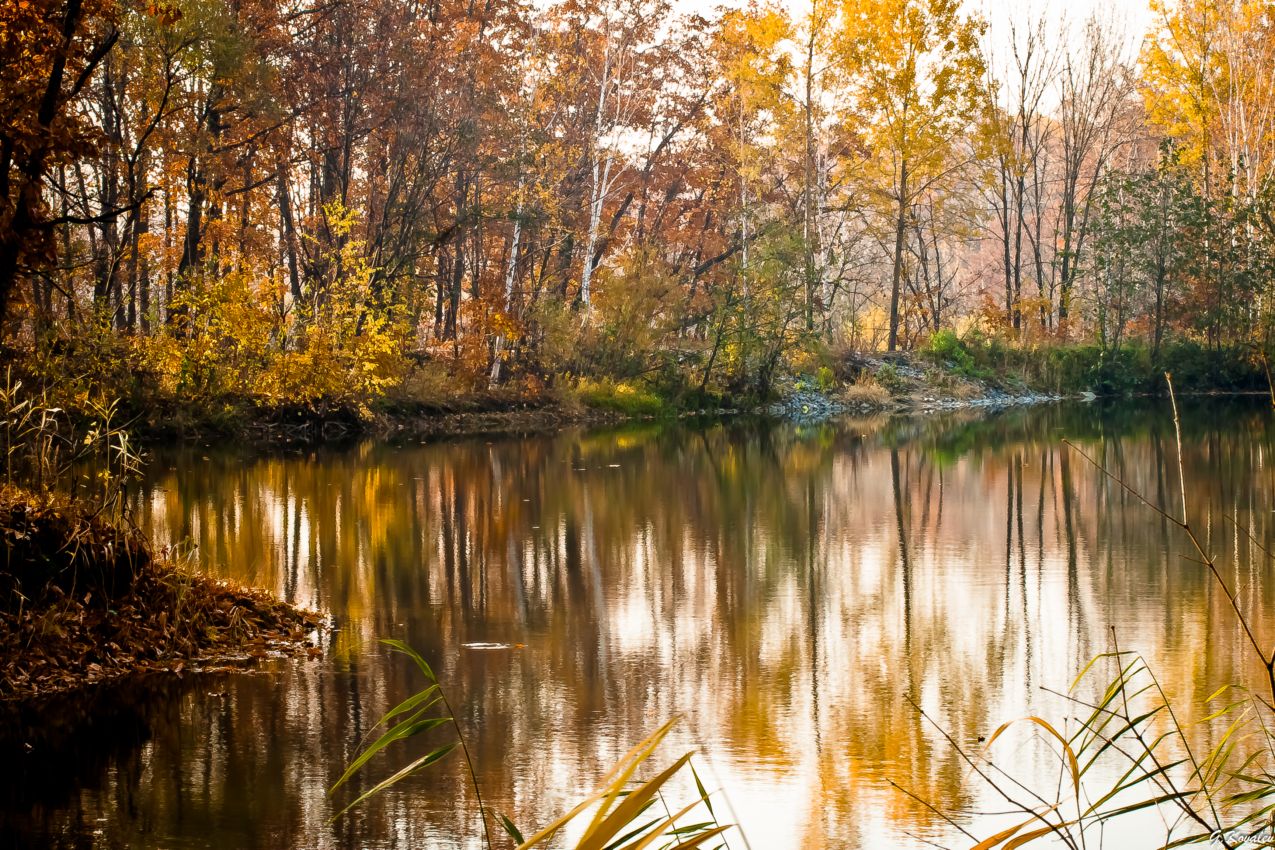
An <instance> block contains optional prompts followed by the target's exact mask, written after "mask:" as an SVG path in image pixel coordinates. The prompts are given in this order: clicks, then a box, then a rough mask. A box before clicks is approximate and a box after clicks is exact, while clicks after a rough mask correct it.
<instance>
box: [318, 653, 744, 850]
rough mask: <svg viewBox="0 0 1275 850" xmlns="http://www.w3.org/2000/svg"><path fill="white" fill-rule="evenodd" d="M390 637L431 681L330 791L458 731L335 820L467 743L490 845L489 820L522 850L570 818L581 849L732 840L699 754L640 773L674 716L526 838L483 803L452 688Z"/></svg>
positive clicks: (548, 837) (629, 849) (550, 836)
mask: <svg viewBox="0 0 1275 850" xmlns="http://www.w3.org/2000/svg"><path fill="white" fill-rule="evenodd" d="M382 643H384V644H385V645H387V646H388V647H390V649H391V650H393V651H395V652H399V653H402V654H404V655H406V656H407V657H408V658H410V659H411V660H412V662H413V663H414V664H415V665H416V667H417V668H418V669H419V670H420V671H421V672H422V673H423V674H424V675H425V681H426V685H425V687H424V688H423V689H422V690H420V691H418V692H416V693H415V694H412V695H411V696H409V697H408V698H407V699H405V700H403V701H402V702H400V703H399V704H398V705H396V706H394V707H393V708H391V709H390V710H389V711H387V712H386V713H385V714H384V715H383V716H382V717H381V719H380V720H379V721H377V723H376V725H375V726H374V727H373V728H374V729H375V730H379V729H381V728H382V727H384V728H385V731H384V732H383V733H381V735H380V736H379V737H378V738H377V739H376V740H375V741H373V742H372V743H370V744H368V745H367V746H366V747H364V748H363V750H362V751H361V752H360V753H359V754H358V755H357V756H355V758H354V760H353V761H351V762H350V764H349V766H348V767H346V769H345V772H344V773H343V774H342V775H341V778H340V779H338V780H337V781H336V783H335V784H333V786H332V788H331V790H330V793H335V792H336V791H337V790H338V789H339V788H340V787H341V786H342V785H344V784H346V783H347V782H348V781H350V780H351V779H352V778H353V777H354V776H355V775H356V774H358V773H359V772H360V771H362V770H363V769H364V768H365V767H366V766H367V765H368V764H369V763H370V762H371V761H372V760H373V758H374V757H375V756H376V755H377V754H378V753H380V752H382V751H383V750H385V749H386V748H387V747H389V746H391V745H393V744H395V743H399V742H405V741H408V740H410V739H412V738H415V737H417V736H418V735H423V734H425V733H428V732H430V731H432V730H434V729H438V728H440V727H442V728H450V730H451V732H452V733H453V736H449V737H448V738H447V739H446V740H445V741H443V742H442V743H441V744H438V745H435V746H430V747H427V748H426V751H425V752H424V753H423V754H421V755H419V756H417V757H416V758H414V759H413V760H412V761H410V762H409V763H408V764H407V765H406V766H405V767H403V768H401V769H400V770H398V771H396V772H394V773H393V774H391V775H389V776H388V777H385V778H384V779H381V780H380V781H378V782H376V783H375V784H374V785H373V786H372V787H371V788H369V789H368V790H366V791H364V792H362V793H361V794H359V795H358V796H356V797H355V798H354V799H353V800H352V801H351V802H350V803H348V804H347V805H346V806H345V807H344V808H342V809H341V810H340V811H339V812H338V813H337V814H336V815H335V816H334V817H333V820H336V819H337V818H340V817H341V816H342V815H344V814H345V813H346V812H348V811H350V809H352V808H354V807H355V806H358V805H359V804H361V803H363V802H365V801H366V800H368V799H370V798H371V797H374V796H376V795H378V794H381V793H383V792H385V791H386V790H388V789H389V788H391V787H393V786H395V785H397V784H398V783H400V782H402V781H403V780H405V779H407V778H408V777H409V776H412V775H414V774H416V773H419V772H420V771H422V770H424V769H425V768H427V767H429V766H430V765H432V764H434V763H436V762H438V761H440V760H442V759H443V758H445V757H446V756H448V755H449V754H451V753H452V752H453V751H455V750H456V749H457V748H459V749H460V751H461V753H462V754H463V755H464V758H465V769H466V772H467V774H468V776H469V780H470V782H471V783H472V784H473V787H474V794H475V796H476V798H477V801H478V810H479V811H478V815H479V817H480V818H481V820H482V831H483V839H484V841H485V842H486V846H487V848H488V850H492V848H493V847H494V846H495V845H494V843H493V841H492V833H491V829H490V827H489V820H490V821H495V822H496V823H498V824H499V825H500V827H501V828H502V829H503V830H504V833H505V834H506V836H508V838H509V839H510V840H512V842H513V844H514V845H515V846H516V847H517V848H518V850H529V849H530V848H533V847H547V846H549V845H550V843H551V842H552V841H553V840H554V838H556V837H557V836H558V835H559V834H560V833H561V832H562V831H563V830H564V829H565V828H566V827H567V826H568V825H569V824H573V823H576V822H584V821H585V819H586V818H587V823H586V825H585V826H584V829H583V831H582V832H581V834H580V837H579V838H578V839H577V840H576V843H575V844H574V847H575V848H576V850H647V848H670V847H677V848H685V850H691V848H695V847H699V846H701V845H703V844H705V843H706V842H708V841H711V840H713V839H715V838H718V837H719V836H720V837H722V840H723V844H722V845H718V846H723V845H724V841H725V839H724V833H725V832H726V831H727V830H728V829H730V828H731V827H730V825H722V824H719V823H718V821H717V817H716V815H715V813H714V811H713V803H712V800H711V798H710V795H709V793H708V791H707V790H706V789H705V788H704V784H703V783H702V782H701V781H700V778H699V775H698V774H697V773H696V771H695V767H694V765H693V764H692V763H691V755H692V754H691V753H689V752H688V753H684V754H683V755H682V756H680V757H679V758H677V759H676V760H674V761H673V762H672V763H671V764H668V765H666V766H664V767H663V768H661V769H659V770H657V771H656V772H655V773H654V775H652V776H650V777H649V778H646V779H639V778H638V775H639V773H641V771H642V769H643V768H644V767H646V766H647V765H648V763H649V762H650V761H651V759H652V756H653V755H654V754H655V751H656V750H657V749H658V748H659V746H660V744H661V743H662V742H663V741H664V739H665V737H666V736H667V735H668V733H669V731H670V730H671V729H672V728H673V725H674V723H675V721H674V720H670V721H668V722H667V723H665V724H664V725H663V726H661V727H660V728H659V729H657V730H655V732H653V733H652V734H650V735H649V736H647V737H646V738H644V739H643V740H641V741H639V742H638V743H637V744H636V745H635V746H634V747H633V748H632V749H631V750H629V751H628V752H627V753H626V754H625V755H624V757H623V758H621V759H620V760H619V761H618V762H616V764H615V766H614V767H612V768H611V770H610V771H609V772H608V773H607V774H606V776H604V777H603V778H602V779H601V781H600V782H599V784H598V787H597V789H596V790H595V791H594V792H593V793H591V794H589V795H588V796H586V797H585V798H584V799H582V800H581V801H580V802H579V803H577V804H576V805H575V806H573V807H572V808H571V809H570V810H569V811H567V812H566V813H564V814H562V815H560V816H559V817H557V818H554V819H553V820H552V821H550V822H549V823H548V824H547V825H545V826H543V827H541V828H539V829H538V830H537V831H535V832H534V833H532V834H531V836H530V837H524V834H523V831H522V830H520V829H519V828H518V827H517V826H516V825H515V824H514V822H513V820H512V819H511V818H510V817H509V816H508V815H506V814H504V813H500V812H495V811H491V810H489V809H488V808H487V807H486V806H485V805H484V804H483V797H482V790H481V787H480V783H479V781H478V774H477V771H476V770H475V767H474V762H473V760H472V758H471V757H470V753H469V748H468V747H467V746H466V745H465V737H464V733H463V730H462V729H461V727H460V724H458V723H457V722H456V718H455V715H454V713H453V712H452V710H451V705H450V703H449V702H448V700H447V696H446V693H445V692H444V690H443V687H442V685H441V684H440V683H439V681H438V677H437V676H436V675H435V674H434V671H433V669H432V668H431V667H430V665H429V664H428V663H427V662H426V661H425V659H424V658H422V657H421V655H420V654H419V653H418V652H416V651H415V650H414V649H412V648H411V647H410V646H408V645H407V644H405V643H403V642H402V641H398V640H383V641H382ZM685 773H690V776H691V779H692V780H693V781H694V783H695V788H696V791H697V795H696V796H695V797H694V798H692V799H691V800H690V801H689V802H687V803H686V804H684V805H682V806H681V807H679V808H677V809H676V810H674V808H673V807H670V806H669V805H668V803H667V801H666V800H665V798H664V793H663V792H664V791H665V790H666V789H667V788H668V787H669V786H670V784H671V783H672V780H673V779H674V777H677V776H679V775H683V774H685Z"/></svg>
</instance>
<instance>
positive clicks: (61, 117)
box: [0, 0, 120, 329]
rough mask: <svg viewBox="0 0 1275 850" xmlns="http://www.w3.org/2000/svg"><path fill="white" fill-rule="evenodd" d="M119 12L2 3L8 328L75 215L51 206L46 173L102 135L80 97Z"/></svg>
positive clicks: (38, 2)
mask: <svg viewBox="0 0 1275 850" xmlns="http://www.w3.org/2000/svg"><path fill="white" fill-rule="evenodd" d="M114 16H115V7H114V4H113V3H111V2H109V0H64V2H58V0H21V2H14V3H5V4H4V6H3V8H2V9H0V92H3V95H4V100H3V106H2V107H0V108H2V109H3V113H2V114H0V329H2V328H3V326H4V322H5V319H6V317H7V315H8V312H9V308H10V304H11V301H12V298H13V295H14V291H15V289H16V288H17V286H18V283H19V281H20V280H22V279H23V278H25V277H28V276H30V275H32V274H34V273H37V272H39V271H41V270H43V269H45V268H47V267H48V266H49V265H50V264H51V263H52V260H53V251H54V248H53V235H54V229H55V228H56V227H57V226H59V225H60V224H69V223H71V220H69V219H72V217H70V216H65V215H64V216H58V215H56V214H55V213H54V211H52V210H51V209H50V208H49V206H48V203H47V198H46V196H45V188H46V181H47V180H48V179H49V177H50V175H51V174H52V172H53V170H54V169H55V168H56V167H58V166H60V165H65V164H67V163H69V162H73V161H74V160H75V159H76V158H77V157H79V156H83V155H84V154H86V153H88V152H89V151H91V150H92V149H93V147H94V145H95V144H96V143H97V141H98V138H99V137H98V136H97V133H96V132H95V128H94V127H93V126H92V125H91V124H90V123H89V122H88V121H86V120H84V119H83V117H82V116H81V115H80V114H78V113H77V112H76V111H75V109H74V104H75V102H76V100H77V99H78V98H80V97H81V95H82V94H83V93H84V92H85V89H86V88H87V87H88V85H89V83H90V82H91V81H92V79H93V77H94V74H95V73H96V72H97V71H98V69H99V68H100V66H101V64H102V62H103V60H104V59H105V58H106V56H107V54H108V53H110V51H111V48H113V47H114V46H115V43H116V42H117V41H118V40H119V35H120V34H119V30H118V29H117V28H116V26H115V21H114ZM118 212H119V210H117V209H107V210H104V211H103V212H102V213H101V215H102V216H106V217H110V216H114V215H116V214H118Z"/></svg>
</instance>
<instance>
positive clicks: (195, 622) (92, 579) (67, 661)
mask: <svg viewBox="0 0 1275 850" xmlns="http://www.w3.org/2000/svg"><path fill="white" fill-rule="evenodd" d="M92 412H93V414H94V418H93V419H91V420H89V421H88V422H86V423H83V424H81V423H79V422H77V421H76V420H75V418H74V417H72V416H71V415H70V414H68V413H67V411H66V410H65V409H63V408H62V407H61V406H58V405H55V404H52V403H50V401H49V397H48V396H47V395H33V394H31V393H29V392H28V391H26V389H25V388H24V386H23V384H22V382H21V381H15V380H14V378H13V375H12V373H9V374H8V375H7V376H6V379H5V381H4V382H3V383H0V448H3V452H4V454H3V457H2V458H0V464H3V466H2V468H0V703H3V702H20V701H25V700H30V699H33V698H37V697H41V696H44V695H47V694H52V693H57V692H63V691H69V690H75V689H78V688H81V687H86V686H90V685H94V684H96V683H99V682H103V681H107V680H110V679H115V678H120V677H123V676H127V675H131V674H140V673H146V672H156V671H169V672H175V673H181V672H183V671H185V670H195V669H209V668H212V669H216V668H218V667H222V668H224V667H225V666H227V665H232V664H241V663H251V662H253V661H254V660H256V659H261V658H268V657H272V656H280V655H285V654H303V655H309V656H314V655H318V654H319V653H320V649H319V647H318V645H317V643H316V642H315V641H314V640H313V638H314V637H315V636H316V635H318V634H319V633H320V632H321V629H322V627H323V618H322V615H321V614H320V613H318V612H314V611H306V610H302V609H300V608H297V607H296V606H293V605H290V604H288V603H287V602H284V601H282V600H279V599H277V598H275V597H274V596H273V595H272V594H270V593H268V592H266V591H264V590H256V589H251V588H245V587H239V586H236V585H234V584H231V583H228V582H224V581H219V580H216V579H213V578H211V577H208V576H204V575H201V574H199V573H198V572H197V571H196V570H195V569H194V567H193V564H192V560H191V559H190V558H188V557H182V555H181V554H180V553H178V552H171V551H167V550H164V551H158V550H156V548H155V547H154V546H153V544H152V543H151V541H150V540H149V539H148V537H147V536H146V534H144V533H143V532H142V530H141V529H139V528H138V527H137V526H136V525H135V524H134V522H133V520H132V517H131V515H130V513H129V509H128V502H127V499H126V498H125V495H126V488H127V486H128V484H129V482H130V481H132V480H133V479H134V478H135V477H136V476H137V474H138V473H139V472H140V469H141V466H142V464H143V463H144V457H143V456H142V454H141V453H140V452H139V450H138V449H137V447H136V446H135V444H134V443H133V442H132V438H131V436H130V434H129V432H128V431H127V430H125V429H123V428H121V427H120V426H119V425H118V424H117V422H118V411H117V409H116V407H115V405H114V404H110V405H105V406H96V407H93V408H92Z"/></svg>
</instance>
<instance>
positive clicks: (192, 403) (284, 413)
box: [17, 332, 1270, 447]
mask: <svg viewBox="0 0 1275 850" xmlns="http://www.w3.org/2000/svg"><path fill="white" fill-rule="evenodd" d="M17 362H18V364H19V368H18V370H17V374H18V375H20V376H21V377H22V378H23V380H24V381H25V382H26V383H27V384H28V385H29V386H31V387H35V388H39V389H40V390H41V391H42V392H44V393H45V394H46V396H47V404H48V405H50V406H57V407H58V408H60V409H62V410H66V411H67V412H68V414H69V415H70V417H71V418H72V419H78V420H82V421H83V422H84V423H88V422H89V421H91V420H92V419H93V418H94V416H95V415H98V414H100V411H101V410H102V409H103V408H105V407H107V406H111V408H112V409H113V410H115V412H116V414H117V415H116V421H122V422H127V426H126V427H127V428H128V430H129V431H130V432H131V433H132V434H133V435H134V436H135V437H137V438H139V439H140V440H142V441H143V442H157V441H201V442H205V443H209V444H212V443H215V442H223V441H227V440H231V441H240V442H246V443H249V444H252V445H258V446H263V447H269V446H277V445H285V446H286V445H305V444H318V443H325V442H342V441H347V440H351V439H354V438H365V437H371V438H379V439H406V440H410V439H431V438H436V437H442V436H463V435H467V434H499V433H505V434H528V433H544V432H550V431H555V430H558V429H560V428H563V427H567V426H588V425H603V424H615V423H620V422H627V421H650V420H673V419H679V418H691V417H722V416H730V415H736V414H760V415H769V416H778V417H782V418H795V419H801V420H804V419H810V418H821V417H827V416H833V415H840V414H844V413H852V414H863V413H887V414H888V413H909V414H912V413H920V414H924V413H931V412H941V411H949V410H958V409H1000V408H1006V407H1018V406H1023V405H1030V404H1039V403H1042V402H1049V401H1056V400H1061V399H1064V398H1079V397H1087V398H1095V397H1099V398H1120V397H1136V396H1144V395H1162V394H1163V393H1164V392H1165V381H1164V373H1165V372H1172V373H1173V376H1174V384H1175V388H1176V390H1177V392H1178V393H1179V394H1180V395H1190V394H1200V393H1219V394H1223V393H1224V394H1230V393H1256V392H1262V393H1269V392H1270V384H1269V382H1268V376H1267V372H1266V368H1265V361H1264V359H1263V356H1262V354H1261V351H1260V350H1258V349H1256V348H1244V347H1232V348H1226V349H1219V350H1214V349H1210V348H1207V347H1205V346H1202V345H1200V344H1197V343H1193V342H1179V343H1175V344H1173V345H1166V346H1165V347H1164V348H1163V349H1162V350H1161V351H1159V352H1156V353H1154V354H1153V353H1152V352H1150V351H1149V350H1147V349H1145V348H1135V347H1125V348H1123V349H1120V350H1119V351H1115V352H1112V351H1104V350H1102V349H1101V348H1099V347H1098V346H1095V345H1051V346H1039V347H1034V348H1032V347H1013V346H1008V345H1006V344H1004V343H1001V342H998V341H996V340H995V339H989V338H985V337H979V336H977V335H969V336H967V337H966V338H958V337H957V336H956V335H954V334H951V333H946V332H945V333H941V334H936V335H935V336H934V337H933V338H932V339H931V340H930V342H929V344H928V345H927V346H926V347H925V348H923V349H921V350H917V351H911V352H888V353H887V352H853V351H842V352H840V353H831V352H824V353H823V354H821V355H820V356H819V357H817V358H813V359H812V358H807V360H806V361H803V362H806V364H807V365H806V366H804V367H802V368H800V369H798V368H796V367H794V366H786V367H784V368H781V369H780V370H779V371H778V372H777V373H776V374H775V375H774V376H773V377H771V378H770V379H769V380H768V381H767V382H766V384H765V390H764V391H763V390H758V389H756V387H752V388H751V389H741V390H739V391H732V390H730V389H728V387H729V386H730V384H729V383H728V384H724V385H721V386H716V387H715V388H713V387H709V388H706V387H705V386H703V385H702V382H695V381H689V382H688V380H687V378H686V376H684V375H683V376H682V377H681V378H678V379H672V378H669V377H668V376H667V375H666V376H664V377H652V376H647V377H632V378H614V377H612V378H609V377H582V376H570V375H565V376H559V377H558V378H556V379H553V380H545V381H543V382H541V381H535V382H531V383H529V384H523V383H518V384H510V385H508V386H499V387H494V388H487V387H483V388H481V389H465V388H464V387H465V386H466V382H465V381H463V380H461V379H460V378H458V377H455V376H444V375H441V374H440V373H438V372H437V371H435V372H431V373H429V374H430V375H431V376H432V377H431V378H430V379H429V380H424V378H423V377H422V375H421V374H417V373H410V372H409V373H408V374H406V375H404V376H401V378H400V379H399V380H398V381H396V382H394V383H392V384H388V385H386V386H385V387H384V388H382V389H381V390H380V391H379V392H378V394H376V395H374V396H369V397H366V398H362V399H361V400H359V401H357V402H354V401H351V400H350V399H348V398H346V399H344V400H338V399H337V398H327V397H322V398H314V399H309V400H307V401H305V402H300V401H294V402H291V403H288V402H285V401H282V400H280V399H277V398H273V397H271V399H272V400H270V401H268V402H267V401H263V399H262V398H258V397H256V396H253V395H251V394H245V391H239V392H237V393H232V394H229V395H227V394H224V393H222V394H212V395H200V394H198V393H196V394H193V395H191V394H190V393H189V392H187V393H185V394H183V393H181V392H177V391H176V390H173V389H172V388H169V389H168V390H164V389H162V388H161V386H160V384H155V383H154V382H149V383H148V382H145V381H132V382H130V381H127V380H123V379H121V378H120V377H119V376H118V375H114V374H102V375H98V376H97V377H93V376H91V375H90V376H86V377H82V378H80V379H77V381H75V382H72V383H70V384H64V383H62V382H60V380H59V379H58V378H57V377H56V374H61V373H49V372H48V370H47V369H43V370H41V369H35V370H33V371H32V372H31V373H30V374H29V375H28V374H27V373H26V372H25V371H23V370H22V368H21V361H17ZM46 365H47V364H46ZM435 366H436V364H435ZM420 368H421V369H425V368H426V367H424V366H421V367H420ZM432 368H433V367H432ZM42 375H43V376H44V377H43V378H41V376H42ZM747 386H751V385H747ZM86 398H96V399H98V401H97V402H95V404H96V407H95V406H94V405H92V404H87V405H86V404H85V403H84V402H83V399H86Z"/></svg>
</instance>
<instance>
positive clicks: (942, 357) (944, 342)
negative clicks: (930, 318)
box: [922, 330, 990, 379]
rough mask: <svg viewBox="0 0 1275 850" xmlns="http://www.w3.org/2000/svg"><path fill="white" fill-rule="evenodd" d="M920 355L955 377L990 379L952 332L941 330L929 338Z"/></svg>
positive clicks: (988, 373) (986, 371) (988, 374)
mask: <svg viewBox="0 0 1275 850" xmlns="http://www.w3.org/2000/svg"><path fill="white" fill-rule="evenodd" d="M922 353H923V354H924V355H925V356H926V357H928V358H930V359H931V360H933V361H934V362H935V363H938V364H939V365H942V366H945V367H946V368H948V369H949V370H951V371H952V372H954V373H956V374H957V375H961V376H963V377H966V378H977V379H983V378H987V377H990V372H989V371H988V370H986V369H983V368H981V367H980V366H979V365H978V364H977V363H976V362H975V359H974V355H973V353H972V352H971V351H970V349H969V348H968V347H967V346H966V345H965V343H964V342H963V341H961V338H960V337H958V336H957V335H956V333H955V332H953V331H950V330H942V331H939V332H938V333H936V334H934V335H933V336H931V337H930V341H929V343H928V344H927V345H926V347H925V348H924V349H923V350H922Z"/></svg>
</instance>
